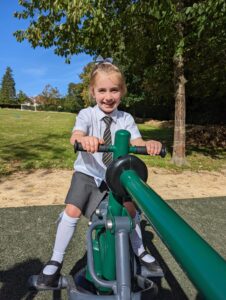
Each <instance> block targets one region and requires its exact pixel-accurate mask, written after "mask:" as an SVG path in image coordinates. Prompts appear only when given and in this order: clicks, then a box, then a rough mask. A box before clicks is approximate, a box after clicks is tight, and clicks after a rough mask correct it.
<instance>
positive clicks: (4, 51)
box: [0, 0, 92, 97]
mask: <svg viewBox="0 0 226 300" xmlns="http://www.w3.org/2000/svg"><path fill="white" fill-rule="evenodd" d="M19 10H21V7H20V5H19V4H18V0H0V84H1V82H2V77H3V76H4V74H5V71H6V68H7V67H10V68H11V69H12V74H13V78H14V81H15V84H16V92H17V93H18V92H19V90H22V91H23V92H24V93H25V94H27V95H28V96H30V97H32V96H36V95H38V94H40V93H41V92H42V91H43V89H44V87H45V86H46V85H47V84H50V85H51V86H52V87H54V88H55V87H57V88H58V90H59V92H60V94H61V95H62V96H64V95H66V94H67V88H68V84H69V83H70V82H74V83H78V82H79V81H80V78H79V74H80V73H81V72H82V70H83V68H84V66H85V65H86V64H87V63H89V62H91V61H92V57H90V56H89V55H86V54H79V55H77V56H73V57H72V60H71V63H70V64H66V63H65V58H64V57H60V56H57V55H56V54H54V51H53V48H51V49H45V48H40V47H39V48H36V49H33V48H32V47H31V45H30V44H29V43H28V42H27V41H24V42H22V43H19V42H17V41H16V38H15V37H14V36H13V32H15V31H16V30H19V29H25V28H27V26H28V24H29V22H28V21H27V20H26V21H25V20H19V19H17V18H15V17H14V16H13V13H14V12H15V11H19Z"/></svg>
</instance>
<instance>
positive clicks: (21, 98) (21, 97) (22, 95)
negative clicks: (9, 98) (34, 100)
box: [17, 90, 30, 104]
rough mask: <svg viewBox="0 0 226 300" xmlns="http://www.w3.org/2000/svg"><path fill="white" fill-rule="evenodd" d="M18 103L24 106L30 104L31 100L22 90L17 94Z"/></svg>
mask: <svg viewBox="0 0 226 300" xmlns="http://www.w3.org/2000/svg"><path fill="white" fill-rule="evenodd" d="M17 101H18V102H19V103H21V104H22V103H25V102H30V98H29V97H28V96H27V95H26V94H25V93H24V92H23V91H21V90H20V91H19V93H18V94H17Z"/></svg>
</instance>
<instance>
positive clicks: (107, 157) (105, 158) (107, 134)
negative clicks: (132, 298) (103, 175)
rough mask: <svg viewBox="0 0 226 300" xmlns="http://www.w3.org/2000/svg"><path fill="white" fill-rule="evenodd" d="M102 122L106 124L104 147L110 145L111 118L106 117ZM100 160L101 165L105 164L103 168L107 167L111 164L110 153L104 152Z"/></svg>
mask: <svg viewBox="0 0 226 300" xmlns="http://www.w3.org/2000/svg"><path fill="white" fill-rule="evenodd" d="M103 120H104V122H105V124H106V128H105V131H104V136H103V139H104V142H105V145H110V144H111V131H110V127H111V123H112V118H111V117H108V116H106V117H104V118H103ZM102 160H103V163H104V164H105V166H106V167H107V166H108V165H109V164H110V163H111V162H112V153H111V152H104V153H103V158H102Z"/></svg>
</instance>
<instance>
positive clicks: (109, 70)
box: [89, 62, 127, 96]
mask: <svg viewBox="0 0 226 300" xmlns="http://www.w3.org/2000/svg"><path fill="white" fill-rule="evenodd" d="M100 73H105V74H107V75H113V74H114V75H116V77H117V78H118V80H119V83H120V89H121V92H122V96H125V94H126V92H127V87H126V82H125V78H124V76H123V74H122V72H121V71H120V70H119V68H118V67H116V66H115V65H113V64H111V63H108V62H105V63H99V64H97V65H95V67H94V68H93V70H92V72H91V74H90V83H89V88H90V90H91V89H92V88H93V87H94V85H95V82H96V78H97V76H98V75H99V74H100Z"/></svg>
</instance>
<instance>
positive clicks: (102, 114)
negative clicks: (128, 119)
mask: <svg viewBox="0 0 226 300" xmlns="http://www.w3.org/2000/svg"><path fill="white" fill-rule="evenodd" d="M94 109H95V110H96V112H97V117H98V120H99V121H100V120H102V119H103V118H104V117H105V116H110V117H111V118H112V120H113V122H115V123H116V120H117V113H118V109H117V108H116V109H115V110H114V111H113V112H112V113H110V114H105V113H104V112H103V111H102V110H101V109H100V108H99V106H98V105H95V106H94Z"/></svg>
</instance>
